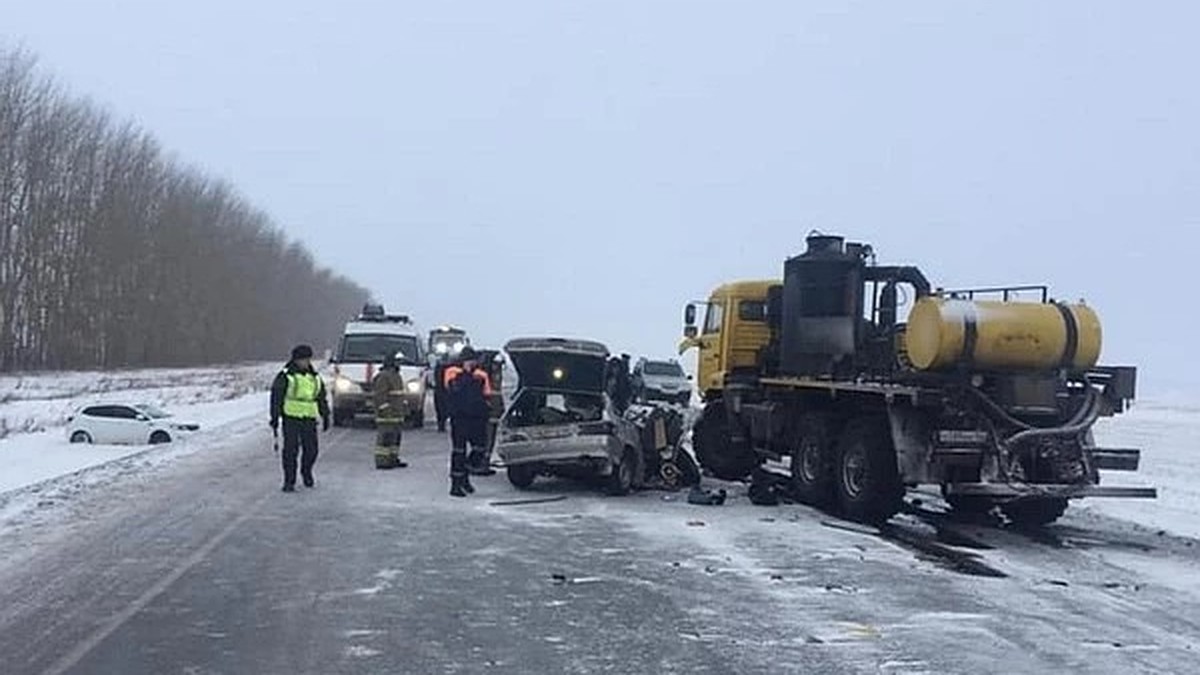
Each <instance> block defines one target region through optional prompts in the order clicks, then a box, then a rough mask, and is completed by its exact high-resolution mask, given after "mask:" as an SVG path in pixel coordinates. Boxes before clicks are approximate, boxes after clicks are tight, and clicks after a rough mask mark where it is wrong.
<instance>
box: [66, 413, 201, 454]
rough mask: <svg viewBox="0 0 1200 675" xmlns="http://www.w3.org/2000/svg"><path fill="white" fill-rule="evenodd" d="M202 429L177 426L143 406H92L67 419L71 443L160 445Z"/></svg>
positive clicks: (189, 424) (183, 424) (189, 425)
mask: <svg viewBox="0 0 1200 675" xmlns="http://www.w3.org/2000/svg"><path fill="white" fill-rule="evenodd" d="M199 429H200V425H199V424H191V423H183V422H177V421H175V420H174V419H173V418H172V417H171V414H170V413H168V412H164V411H163V410H160V409H159V408H157V407H155V406H152V405H149V404H144V403H139V404H113V403H105V404H97V405H90V406H86V407H84V408H80V409H79V410H78V411H76V412H75V414H73V415H71V416H70V417H68V418H67V438H68V439H69V440H70V441H71V442H72V443H101V444H104V445H118V444H120V445H145V444H147V443H149V444H151V445H157V444H160V443H170V442H171V441H173V440H175V439H176V438H179V437H180V436H181V435H183V434H187V433H190V432H193V431H198V430H199Z"/></svg>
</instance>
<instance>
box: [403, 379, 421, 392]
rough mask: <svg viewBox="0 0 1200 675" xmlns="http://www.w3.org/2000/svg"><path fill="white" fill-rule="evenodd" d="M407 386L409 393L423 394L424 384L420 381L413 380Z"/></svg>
mask: <svg viewBox="0 0 1200 675" xmlns="http://www.w3.org/2000/svg"><path fill="white" fill-rule="evenodd" d="M405 386H406V387H408V393H410V394H419V393H421V389H422V388H423V387H424V384H422V382H421V381H420V380H412V381H411V382H409V383H408V384H407V385H405Z"/></svg>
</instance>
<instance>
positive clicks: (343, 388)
mask: <svg viewBox="0 0 1200 675" xmlns="http://www.w3.org/2000/svg"><path fill="white" fill-rule="evenodd" d="M358 389H359V387H358V385H357V384H354V382H353V381H351V380H350V378H348V377H339V378H337V379H336V380H334V381H333V390H334V391H336V392H338V393H339V394H350V393H353V392H355V391H357V390H358Z"/></svg>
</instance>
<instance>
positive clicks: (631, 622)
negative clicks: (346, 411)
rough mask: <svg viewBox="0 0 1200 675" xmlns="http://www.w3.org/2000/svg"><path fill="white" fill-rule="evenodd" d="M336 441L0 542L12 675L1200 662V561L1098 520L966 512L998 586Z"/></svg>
mask: <svg viewBox="0 0 1200 675" xmlns="http://www.w3.org/2000/svg"><path fill="white" fill-rule="evenodd" d="M372 439H373V434H372V432H371V431H370V430H367V429H353V430H346V429H340V430H335V431H334V432H332V433H330V434H327V435H325V436H323V438H322V442H323V444H324V445H323V450H322V456H321V460H320V462H319V464H318V468H317V480H318V484H317V487H316V488H315V489H313V490H306V489H303V488H301V489H300V491H299V492H298V493H296V494H283V493H281V492H279V483H280V480H279V475H278V471H277V469H276V465H275V462H276V460H275V458H274V457H273V456H272V455H271V452H270V448H269V444H268V443H267V442H266V440H265V434H263V433H257V432H255V433H250V434H241V435H237V436H235V437H232V438H231V439H230V441H229V443H228V444H226V445H224V446H222V447H219V448H218V449H215V450H213V451H211V452H204V453H200V454H195V455H192V456H188V457H182V458H180V459H178V460H177V461H173V462H171V463H169V464H165V465H163V466H161V467H159V468H156V469H153V470H150V471H148V472H146V473H144V474H139V475H137V476H132V477H125V478H119V479H116V480H114V481H113V482H111V483H110V484H108V485H106V486H103V487H100V488H96V489H93V490H91V491H89V492H87V493H84V494H82V495H80V496H79V497H78V498H77V499H75V500H73V502H72V504H71V505H70V506H69V507H63V508H62V509H61V512H60V513H58V514H57V515H56V516H54V517H47V518H45V519H43V521H41V522H40V523H37V524H35V525H32V526H29V527H25V528H22V529H20V530H17V531H15V532H10V533H8V534H6V535H5V536H2V537H0V672H3V673H6V674H9V675H24V674H26V673H55V674H58V673H72V674H77V673H121V674H139V673H156V674H157V673H187V674H209V673H214V674H215V673H230V674H234V673H237V674H240V673H286V674H296V673H319V674H333V673H468V672H470V673H603V672H611V673H793V672H794V673H843V672H846V673H851V672H854V673H857V672H869V673H878V672H885V673H958V672H962V673H968V672H970V673H978V672H1002V673H1017V672H1021V673H1030V672H1103V673H1131V672H1155V673H1161V672H1181V673H1182V672H1194V670H1193V666H1194V665H1195V662H1196V658H1195V657H1196V650H1197V649H1200V600H1198V599H1200V583H1198V582H1197V581H1196V580H1197V579H1200V575H1198V574H1197V572H1200V554H1198V553H1197V551H1196V550H1195V547H1194V546H1193V544H1194V543H1195V542H1193V541H1190V540H1183V539H1173V538H1170V537H1164V536H1159V535H1157V534H1156V533H1152V532H1147V531H1144V530H1139V529H1137V528H1132V527H1128V526H1124V525H1122V524H1120V523H1116V522H1113V521H1108V520H1103V519H1099V518H1096V517H1077V518H1075V519H1074V520H1070V521H1069V522H1068V524H1067V525H1066V526H1064V527H1061V528H1056V529H1054V530H1052V533H1051V534H1050V535H1048V536H1047V537H1046V538H1030V537H1027V536H1021V535H1017V534H1014V533H1009V532H1004V531H999V530H995V529H989V528H982V527H980V528H966V529H967V530H969V532H970V533H971V535H972V536H973V537H974V538H975V539H974V544H982V545H986V546H991V547H992V548H989V549H977V550H976V551H975V553H974V555H979V556H982V557H983V559H984V560H986V561H987V562H988V563H989V564H991V565H994V566H995V567H996V568H998V569H1000V570H1003V571H1004V573H1005V574H1006V575H1007V576H1005V577H1004V578H989V577H980V576H972V575H969V574H962V573H960V572H956V571H953V570H952V569H950V568H949V567H948V566H947V565H946V564H945V561H943V560H939V559H938V558H937V557H936V556H935V557H931V556H930V555H928V553H922V552H921V551H919V550H914V549H912V548H911V547H908V546H905V545H902V544H898V543H897V542H895V541H892V540H888V539H886V538H883V537H878V536H874V535H872V534H870V533H867V532H858V531H853V529H843V528H841V527H840V526H839V524H838V523H836V522H833V521H831V520H830V519H829V518H828V517H826V516H824V515H822V514H819V513H817V512H815V511H812V510H810V509H807V508H805V507H800V506H783V507H779V508H774V509H764V508H759V507H753V506H751V505H749V504H748V502H747V501H746V500H745V498H744V495H742V494H741V493H738V492H736V491H735V493H734V495H733V498H732V499H731V502H730V503H729V504H728V505H726V506H724V507H696V506H689V505H687V504H686V503H685V502H684V500H683V496H682V495H677V494H667V493H663V492H642V493H638V494H635V495H632V496H630V497H626V498H611V497H605V496H602V495H600V494H598V493H596V492H593V491H591V490H590V489H589V488H588V487H587V486H583V485H578V484H575V483H570V482H566V481H543V482H540V483H539V484H538V485H537V486H536V487H535V493H534V496H547V497H549V496H559V495H563V496H565V497H566V499H565V500H563V501H557V502H551V503H544V504H531V505H517V506H493V505H491V502H494V501H499V500H508V499H514V498H522V497H528V496H530V495H529V493H519V492H517V491H516V490H515V489H513V488H512V487H510V486H509V485H508V483H507V481H506V480H505V478H504V477H503V475H502V474H499V475H497V476H495V477H491V478H481V479H476V481H475V482H476V485H477V487H478V488H479V492H478V494H476V495H475V496H473V497H471V498H469V499H466V500H456V499H452V498H451V497H449V496H448V495H447V494H446V492H447V487H448V484H447V479H446V467H447V448H446V439H445V438H443V437H442V436H440V435H438V434H436V433H434V432H431V431H423V432H414V433H409V434H408V435H407V437H406V439H405V455H406V457H407V459H408V460H409V461H410V462H411V463H412V466H411V467H410V468H408V469H403V470H396V471H376V470H374V469H373V467H372V459H371V443H372Z"/></svg>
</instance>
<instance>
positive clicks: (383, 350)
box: [338, 333, 421, 366]
mask: <svg viewBox="0 0 1200 675" xmlns="http://www.w3.org/2000/svg"><path fill="white" fill-rule="evenodd" d="M388 354H394V355H397V359H398V360H399V362H400V363H401V364H403V365H407V366H419V365H421V361H420V357H421V355H420V353H419V352H418V349H417V338H416V337H415V336H412V335H388V334H386V333H379V334H370V333H367V334H358V335H346V336H343V337H342V345H341V348H340V349H339V350H338V361H339V362H341V363H379V362H381V361H383V357H384V356H387V355H388Z"/></svg>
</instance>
